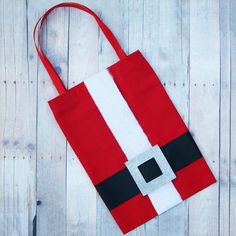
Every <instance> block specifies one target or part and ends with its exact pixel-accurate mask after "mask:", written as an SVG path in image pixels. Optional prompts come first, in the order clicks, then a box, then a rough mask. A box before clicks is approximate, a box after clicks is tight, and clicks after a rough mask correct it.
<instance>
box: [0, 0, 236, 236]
mask: <svg viewBox="0 0 236 236" xmlns="http://www.w3.org/2000/svg"><path fill="white" fill-rule="evenodd" d="M59 2H60V1H58V0H54V1H53V0H50V1H46V0H42V1H33V0H12V1H9V0H0V235H1V236H2V235H3V236H12V235H13V236H15V235H23V236H24V235H38V236H46V235H49V236H51V235H56V236H63V235H80V236H87V235H88V236H90V235H91V236H92V235H101V236H106V235H107V236H110V235H112V236H115V235H121V232H120V230H119V229H118V227H117V226H116V224H115V223H114V221H113V219H112V218H111V217H110V215H109V212H108V210H107V209H106V208H105V206H104V203H103V202H102V201H101V199H100V197H99V196H98V195H97V193H96V191H95V190H94V188H93V187H92V185H91V183H90V180H89V179H88V177H87V175H86V173H85V171H84V170H83V168H82V166H81V164H80V163H79V161H78V160H77V157H76V156H75V154H74V152H73V151H72V149H71V148H70V145H69V144H68V143H67V141H66V139H65V138H64V136H63V134H62V132H61V131H60V130H59V127H58V125H57V124H56V122H55V120H54V118H53V116H52V114H51V112H50V110H49V107H48V104H47V101H48V100H50V99H51V98H53V97H55V96H56V95H57V92H56V90H55V88H54V87H53V85H52V82H51V81H50V79H49V76H48V75H47V73H46V71H45V69H44V68H43V66H42V64H41V62H40V61H39V59H38V57H37V55H36V52H35V49H34V45H33V39H32V33H33V27H34V24H35V23H36V21H37V19H38V18H39V16H40V15H41V14H42V13H43V12H44V11H45V10H46V9H48V8H49V7H50V6H52V5H54V4H56V3H59ZM78 2H80V3H82V4H86V5H87V6H89V7H91V8H92V9H93V10H94V11H95V12H96V13H98V15H99V16H100V17H101V19H102V20H103V21H104V22H105V23H107V25H108V26H109V27H110V28H111V29H112V30H113V32H114V33H115V35H116V36H117V38H118V39H119V41H120V43H121V45H122V47H123V48H124V50H125V51H126V52H127V53H131V52H133V51H135V50H136V49H140V51H141V52H142V53H143V54H144V55H145V57H146V58H147V60H148V61H149V62H150V64H151V65H152V66H153V68H154V70H155V71H156V73H157V74H158V76H159V77H160V80H161V82H162V83H163V85H164V86H165V88H166V90H167V92H168V94H169V95H170V97H171V99H172V100H173V102H174V104H175V105H176V107H177V109H178V111H179V112H180V114H181V116H182V117H183V119H184V121H185V122H186V124H187V125H188V126H189V128H190V130H191V132H192V134H193V136H194V139H195V141H196V142H197V144H198V145H199V147H200V149H201V150H202V153H203V154H204V156H205V158H206V160H207V162H208V164H209V165H210V167H211V169H212V170H213V172H214V174H215V176H216V178H217V180H218V182H217V183H216V184H215V185H213V186H211V187H209V188H208V189H206V190H204V191H202V192H201V193H199V194H197V195H195V196H194V197H192V198H191V199H189V200H188V201H186V202H184V203H182V204H180V205H179V206H177V207H175V208H174V209H172V210H170V211H168V212H166V213H164V214H163V215H161V216H159V217H158V218H155V219H153V220H151V221H150V222H148V223H146V224H145V225H143V226H141V227H139V228H138V229H136V230H134V231H133V232H131V233H129V234H128V235H142V236H144V235H147V236H152V235H156V236H158V235H159V236H162V235H165V236H207V235H208V236H228V235H229V236H235V235H236V224H235V222H236V197H235V196H236V79H235V78H236V15H235V12H236V1H235V0H165V1H162V0H114V1H108V0H97V1H92V0H81V1H78ZM42 39H43V48H44V50H45V52H46V54H47V55H48V57H49V59H50V60H51V61H52V63H53V65H54V66H55V67H56V69H57V71H58V72H59V73H60V76H61V78H62V79H63V81H64V83H65V84H66V86H67V87H68V88H69V87H73V86H74V85H76V84H77V83H79V82H81V81H83V80H84V79H85V78H86V77H88V76H90V75H92V74H94V73H96V72H98V71H99V70H102V69H104V68H106V67H107V66H109V65H111V64H112V63H114V62H116V61H117V60H118V59H117V57H116V55H115V53H114V51H113V50H112V48H111V47H110V45H109V44H108V42H107V40H106V39H105V38H104V36H103V34H102V33H101V31H100V29H99V28H98V26H97V25H96V24H95V22H94V21H93V20H92V19H91V17H90V16H88V15H86V14H85V13H83V12H79V11H78V10H75V9H59V10H56V11H55V12H53V13H52V14H51V15H50V17H49V18H48V20H47V21H46V25H45V27H44V30H43V37H42Z"/></svg>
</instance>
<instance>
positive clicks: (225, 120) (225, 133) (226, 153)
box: [219, 1, 230, 235]
mask: <svg viewBox="0 0 236 236" xmlns="http://www.w3.org/2000/svg"><path fill="white" fill-rule="evenodd" d="M220 64H221V65H220V91H219V92H220V110H219V111H220V126H219V132H220V143H219V145H220V147H219V151H220V153H219V154H220V163H219V184H220V186H219V235H229V229H230V218H229V212H230V204H229V197H230V182H229V178H230V174H229V173H230V172H229V169H230V1H220Z"/></svg>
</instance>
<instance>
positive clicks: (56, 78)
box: [33, 2, 126, 94]
mask: <svg viewBox="0 0 236 236" xmlns="http://www.w3.org/2000/svg"><path fill="white" fill-rule="evenodd" d="M61 7H72V8H76V9H80V10H82V11H85V12H87V13H88V14H90V15H92V16H93V17H94V19H95V21H96V22H97V24H98V25H99V27H100V28H101V30H102V32H103V33H104V35H105V36H106V38H107V39H108V41H109V42H110V44H111V46H112V47H113V48H114V50H115V52H116V54H117V56H118V57H119V58H120V59H124V58H125V57H126V54H125V52H124V51H123V49H122V48H121V46H120V44H119V42H118V41H117V39H116V38H115V36H114V34H113V33H112V32H111V30H110V29H109V28H108V27H107V26H106V25H105V24H104V23H103V22H102V21H101V20H100V18H99V17H98V16H97V15H96V14H95V13H94V12H93V11H92V10H90V9H89V8H88V7H86V6H83V5H81V4H78V3H73V2H64V3H60V4H58V5H55V6H53V7H51V8H50V9H48V10H47V11H46V12H45V13H44V14H43V15H42V16H41V17H40V18H39V20H38V21H37V23H36V25H35V27H34V33H33V37H34V44H35V48H36V51H37V53H38V55H39V58H40V60H41V61H42V63H43V65H44V66H45V68H46V70H47V72H48V74H49V76H50V77H51V79H52V81H53V83H54V85H55V87H56V89H57V91H58V93H59V94H62V93H64V92H65V91H66V87H65V85H64V84H63V82H62V80H61V78H60V77H59V75H58V74H57V72H56V70H55V69H54V67H53V65H52V64H51V62H50V61H49V60H48V58H47V57H46V56H45V54H44V53H43V51H42V49H41V47H40V29H41V27H42V25H43V23H44V21H45V19H46V18H47V16H48V15H49V14H50V13H51V12H52V11H53V10H54V9H56V8H61ZM36 33H38V37H37V40H36Z"/></svg>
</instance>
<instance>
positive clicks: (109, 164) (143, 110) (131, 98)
mask: <svg viewBox="0 0 236 236" xmlns="http://www.w3.org/2000/svg"><path fill="white" fill-rule="evenodd" d="M108 70H109V72H110V73H111V74H112V76H113V78H114V81H115V83H116V85H117V87H118V88H119V90H120V92H121V94H122V95H123V97H124V99H125V100H126V101H127V103H128V105H129V107H130V109H131V110H132V112H133V114H134V115H135V117H136V119H137V121H138V122H139V124H140V126H141V127H142V128H143V130H144V132H145V133H146V135H147V137H148V139H149V141H150V143H151V144H152V145H155V144H158V145H159V146H160V147H161V146H163V145H165V144H166V143H168V142H170V141H172V140H174V139H175V138H177V137H179V136H180V135H182V134H184V133H185V132H187V131H188V128H187V127H186V125H185V124H184V122H183V121H182V119H181V117H180V116H179V114H178V112H177V111H176V109H175V107H174V105H173V104H172V102H171V100H170V98H169V97H168V95H167V93H166V92H165V90H164V88H163V86H162V84H161V82H160V81H159V79H158V77H157V76H156V74H155V73H154V71H153V70H152V68H151V67H150V65H149V64H148V63H147V61H146V60H145V59H144V57H143V56H142V55H141V53H140V52H139V51H136V52H134V53H133V54H131V55H129V56H127V57H126V58H125V59H123V60H120V61H119V62H118V63H116V64H114V65H112V66H111V67H109V68H108ZM49 105H50V107H51V110H52V112H53V114H54V116H55V118H56V120H57V122H58V124H59V125H60V127H61V129H62V131H63V132H64V134H65V136H66V138H67V139H68V141H69V143H70V145H71V146H72V148H73V150H74V151H75V153H76V155H77V156H78V158H79V160H80V161H81V163H82V165H83V166H84V168H85V170H86V171H87V173H88V175H89V177H90V178H91V181H92V182H93V184H94V185H96V184H98V183H100V182H101V181H103V180H104V179H106V178H108V177H110V176H111V175H113V174H115V173H116V172H118V171H120V170H121V169H123V168H125V162H126V161H127V158H126V156H125V155H124V153H123V151H122V149H121V148H120V146H119V145H118V143H117V141H116V139H115V137H114V136H113V134H112V133H111V131H110V130H109V127H108V126H107V124H106V123H105V121H104V119H103V117H102V115H101V114H100V112H99V110H98V108H97V107H96V105H95V103H94V101H93V99H92V98H91V96H90V94H89V92H88V91H87V88H86V87H85V85H84V83H81V84H79V85H77V86H75V87H74V88H72V89H70V90H68V91H66V92H65V93H63V94H62V95H60V96H58V97H56V98H55V99H53V100H51V101H49ZM176 176H177V178H176V179H175V180H174V181H173V183H174V185H175V187H176V189H177V190H178V192H179V193H180V195H181V197H182V199H186V198H187V197H189V196H191V195H193V194H194V193H196V192H198V191H200V190H201V189H204V188H205V187H207V186H208V185H210V184H212V183H213V182H215V178H214V176H213V175H212V173H211V171H210V169H209V167H208V166H207V164H206V162H205V160H204V159H203V158H201V159H199V160H197V161H195V162H194V163H192V164H191V165H189V166H187V167H185V168H184V169H181V170H180V171H178V172H177V173H176ZM199 176H200V178H199ZM111 214H112V215H113V217H114V219H115V220H116V222H117V224H118V225H119V226H120V228H121V230H122V231H123V232H124V233H126V232H129V231H131V230H132V229H134V228H136V227H137V226H139V225H141V224H143V223H145V222H146V221H148V220H150V219H151V218H153V217H155V216H156V215H157V213H156V211H155V209H154V207H153V205H152V204H151V202H150V200H149V198H148V197H147V196H146V197H143V196H142V195H141V194H139V195H137V196H135V197H133V198H131V199H130V200H128V201H127V202H125V203H123V204H121V205H119V206H118V207H116V208H115V209H113V210H112V211H111Z"/></svg>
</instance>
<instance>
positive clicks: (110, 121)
mask: <svg viewBox="0 0 236 236" xmlns="http://www.w3.org/2000/svg"><path fill="white" fill-rule="evenodd" d="M84 83H85V85H86V87H87V89H88V91H89V93H90V95H91V96H92V98H93V100H94V102H95V104H96V105H97V107H98V109H99V111H100V112H101V114H102V116H103V118H104V119H105V121H106V123H107V125H108V126H109V128H110V130H111V132H112V133H113V135H114V136H115V138H116V140H117V142H118V143H119V145H120V147H121V148H122V150H123V151H124V153H125V155H126V157H127V159H128V160H130V159H132V158H133V157H135V156H136V155H138V154H140V153H142V152H144V151H146V150H147V149H149V148H150V147H151V144H150V142H149V141H148V139H147V136H146V135H145V133H144V132H143V130H142V128H141V127H140V125H139V124H138V122H137V120H136V118H135V116H134V115H133V113H132V111H131V110H130V108H129V106H128V104H127V103H126V101H125V100H124V98H123V97H122V95H121V93H120V91H119V90H118V88H117V86H116V84H115V82H114V81H113V79H112V77H111V75H110V74H109V72H108V71H107V70H105V71H102V72H99V73H98V74H96V75H94V76H92V77H90V78H89V79H87V80H85V82H84ZM149 197H150V200H151V202H152V204H153V206H154V208H155V209H156V211H157V213H158V214H160V213H162V212H164V211H166V210H168V209H169V208H171V207H173V206H175V205H177V204H178V203H180V202H181V201H182V199H181V197H180V195H179V193H178V191H177V190H176V188H175V187H174V185H173V183H172V182H170V183H168V184H166V185H164V186H163V187H162V188H160V189H157V190H156V191H154V192H153V193H151V194H149Z"/></svg>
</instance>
